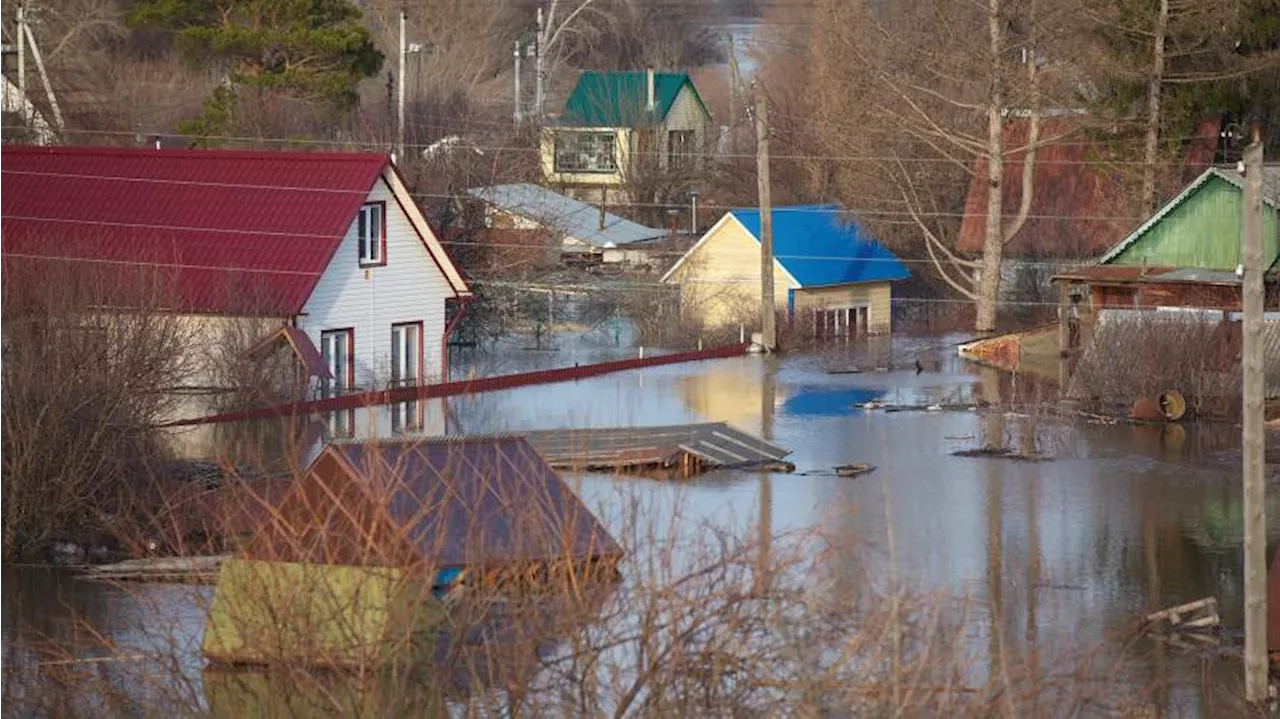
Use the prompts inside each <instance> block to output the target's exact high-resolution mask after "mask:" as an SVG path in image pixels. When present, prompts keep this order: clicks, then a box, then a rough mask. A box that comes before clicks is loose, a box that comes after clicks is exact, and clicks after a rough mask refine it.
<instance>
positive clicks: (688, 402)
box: [679, 359, 786, 427]
mask: <svg viewBox="0 0 1280 719" xmlns="http://www.w3.org/2000/svg"><path fill="white" fill-rule="evenodd" d="M764 371H765V370H764V369H762V367H761V366H760V364H759V363H757V362H753V361H750V360H745V359H744V360H738V361H733V362H730V361H722V362H716V363H714V364H708V365H707V371H705V372H700V373H698V374H692V375H688V376H685V377H681V378H680V380H679V388H680V398H681V399H682V400H683V401H684V405H685V407H688V408H689V409H690V410H691V411H693V412H694V413H696V414H697V415H698V416H699V417H701V418H703V419H705V420H708V421H714V422H728V423H729V424H732V425H735V426H738V427H753V426H756V425H758V424H759V422H760V417H761V410H762V408H763V407H764V403H765V379H766V378H765V377H764V374H763V373H764ZM785 399H786V397H785V395H784V394H783V393H781V392H776V393H775V397H774V400H773V405H774V406H775V407H776V406H778V405H779V404H781V403H782V402H783V401H784V400H785Z"/></svg>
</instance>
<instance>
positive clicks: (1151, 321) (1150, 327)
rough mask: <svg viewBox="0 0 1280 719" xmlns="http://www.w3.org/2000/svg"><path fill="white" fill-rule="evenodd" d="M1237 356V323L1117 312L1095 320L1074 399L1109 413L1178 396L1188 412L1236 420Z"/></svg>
mask: <svg viewBox="0 0 1280 719" xmlns="http://www.w3.org/2000/svg"><path fill="white" fill-rule="evenodd" d="M1233 330H1234V331H1233ZM1233 334H1234V341H1233V338H1232V335H1233ZM1238 350H1239V326H1238V324H1235V326H1234V328H1233V326H1232V324H1231V323H1227V322H1223V321H1221V320H1220V319H1214V318H1211V317H1208V316H1206V315H1202V314H1199V313H1194V312H1189V313H1184V312H1163V311H1155V310H1135V311H1133V312H1129V313H1115V314H1112V315H1110V316H1106V319H1101V318H1100V319H1099V320H1098V321H1097V324H1096V326H1095V328H1094V329H1093V338H1092V341H1091V342H1089V343H1088V344H1087V345H1086V349H1085V351H1084V354H1083V355H1082V356H1081V357H1080V361H1079V363H1078V364H1077V365H1076V369H1075V374H1074V375H1073V376H1072V379H1071V386H1070V390H1069V393H1068V394H1069V395H1070V396H1071V397H1074V398H1077V399H1082V400H1086V401H1089V402H1092V403H1096V404H1098V405H1100V406H1102V407H1105V408H1108V409H1110V408H1113V407H1115V406H1118V405H1120V406H1125V407H1127V406H1128V405H1131V404H1132V403H1133V402H1134V401H1135V400H1136V399H1138V398H1140V397H1152V398H1154V397H1156V396H1158V395H1159V394H1160V393H1162V392H1165V391H1167V390H1177V391H1178V392H1180V393H1182V395H1183V396H1184V397H1185V398H1186V400H1187V409H1188V411H1189V412H1190V413H1193V414H1199V415H1210V416H1233V415H1236V414H1238V412H1239V411H1240V387H1241V385H1240V381H1241V380H1240V362H1239V358H1238V355H1237V354H1236V353H1237V352H1238Z"/></svg>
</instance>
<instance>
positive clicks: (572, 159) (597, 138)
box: [555, 132, 618, 173]
mask: <svg viewBox="0 0 1280 719" xmlns="http://www.w3.org/2000/svg"><path fill="white" fill-rule="evenodd" d="M616 151H617V140H616V137H615V135H614V134H613V133H612V132H559V133H556V158H555V160H556V172H600V173H613V172H617V170H618V162H617V157H616V155H615V153H616Z"/></svg>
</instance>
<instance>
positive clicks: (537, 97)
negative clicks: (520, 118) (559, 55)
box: [533, 8, 546, 122]
mask: <svg viewBox="0 0 1280 719" xmlns="http://www.w3.org/2000/svg"><path fill="white" fill-rule="evenodd" d="M543 42H544V40H543V28H542V8H538V41H537V42H536V43H534V46H533V74H534V90H533V115H534V117H535V118H537V119H536V122H542V93H543V87H542V83H543V70H542V59H543V58H542V56H543V54H544V53H545V52H546V48H544V47H543V46H542V44H543Z"/></svg>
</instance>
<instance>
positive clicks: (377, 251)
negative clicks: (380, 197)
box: [356, 202, 387, 267]
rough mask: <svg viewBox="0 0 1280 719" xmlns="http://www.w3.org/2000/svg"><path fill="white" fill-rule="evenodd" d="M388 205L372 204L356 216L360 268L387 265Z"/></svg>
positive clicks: (362, 208)
mask: <svg viewBox="0 0 1280 719" xmlns="http://www.w3.org/2000/svg"><path fill="white" fill-rule="evenodd" d="M385 215H386V203H383V202H370V203H367V204H365V205H362V206H361V207H360V213H359V214H358V215H356V241H357V242H358V243H359V245H360V266H361V267H371V266H375V265H385V264H387V223H386V219H385Z"/></svg>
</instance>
